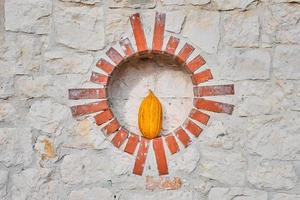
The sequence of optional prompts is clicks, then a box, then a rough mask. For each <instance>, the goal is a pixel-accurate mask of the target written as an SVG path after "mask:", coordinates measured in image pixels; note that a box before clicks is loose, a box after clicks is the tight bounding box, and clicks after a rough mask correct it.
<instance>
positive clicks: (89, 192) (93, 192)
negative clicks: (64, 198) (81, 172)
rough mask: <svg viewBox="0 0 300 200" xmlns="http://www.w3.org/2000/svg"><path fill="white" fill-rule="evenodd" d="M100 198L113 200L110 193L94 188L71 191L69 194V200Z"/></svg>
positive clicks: (95, 199) (103, 189)
mask: <svg viewBox="0 0 300 200" xmlns="http://www.w3.org/2000/svg"><path fill="white" fill-rule="evenodd" d="M99 197H101V199H113V196H112V193H111V192H110V191H109V190H108V189H106V188H101V187H95V188H91V189H88V188H86V189H81V190H78V191H72V192H71V194H70V197H69V199H70V200H81V199H90V200H97V199H99Z"/></svg>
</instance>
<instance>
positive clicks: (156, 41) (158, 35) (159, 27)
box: [152, 12, 166, 51]
mask: <svg viewBox="0 0 300 200" xmlns="http://www.w3.org/2000/svg"><path fill="white" fill-rule="evenodd" d="M165 20H166V14H165V13H158V12H157V13H156V15H155V24H154V32H153V42H152V49H153V50H154V51H161V50H162V46H163V43H164V32H165Z"/></svg>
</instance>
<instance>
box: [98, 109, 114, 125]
mask: <svg viewBox="0 0 300 200" xmlns="http://www.w3.org/2000/svg"><path fill="white" fill-rule="evenodd" d="M113 117H114V115H113V114H112V112H111V110H110V109H108V110H105V111H103V112H102V113H99V114H97V115H96V116H95V117H94V118H95V121H96V124H97V125H98V126H99V125H101V124H104V123H105V122H108V121H109V120H111V119H112V118H113Z"/></svg>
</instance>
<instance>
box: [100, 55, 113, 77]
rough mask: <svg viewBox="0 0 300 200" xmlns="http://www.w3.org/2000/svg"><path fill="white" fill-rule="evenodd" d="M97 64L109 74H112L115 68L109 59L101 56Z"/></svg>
mask: <svg viewBox="0 0 300 200" xmlns="http://www.w3.org/2000/svg"><path fill="white" fill-rule="evenodd" d="M96 66H97V67H99V68H100V69H102V70H103V71H105V72H106V73H107V74H111V73H112V71H113V70H114V68H115V66H114V65H112V64H110V63H109V62H108V61H106V60H104V59H103V58H101V59H100V60H99V61H98V62H97V64H96Z"/></svg>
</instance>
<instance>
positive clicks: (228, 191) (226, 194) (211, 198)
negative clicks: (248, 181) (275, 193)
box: [208, 187, 268, 200]
mask: <svg viewBox="0 0 300 200" xmlns="http://www.w3.org/2000/svg"><path fill="white" fill-rule="evenodd" d="M235 198H237V199H240V200H267V199H268V194H267V192H265V191H261V190H254V189H249V188H238V187H232V188H221V187H215V188H212V189H211V190H210V192H209V195H208V200H219V199H223V200H231V199H235Z"/></svg>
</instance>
